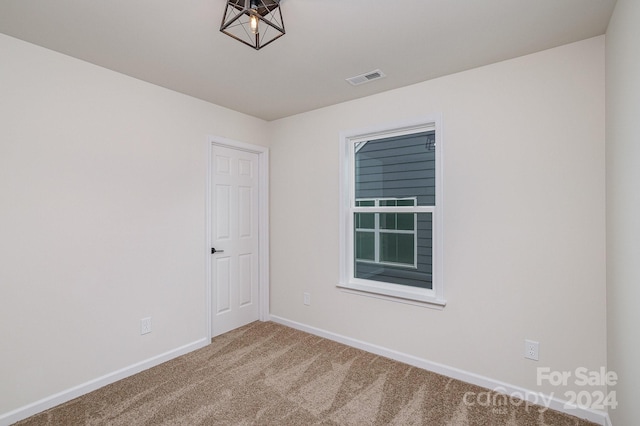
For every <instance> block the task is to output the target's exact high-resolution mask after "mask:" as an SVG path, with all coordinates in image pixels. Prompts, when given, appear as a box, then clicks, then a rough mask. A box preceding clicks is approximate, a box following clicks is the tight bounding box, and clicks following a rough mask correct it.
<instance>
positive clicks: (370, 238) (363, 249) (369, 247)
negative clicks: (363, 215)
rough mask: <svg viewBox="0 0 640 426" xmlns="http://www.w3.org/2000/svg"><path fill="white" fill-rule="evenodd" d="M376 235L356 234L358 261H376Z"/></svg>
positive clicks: (367, 233)
mask: <svg viewBox="0 0 640 426" xmlns="http://www.w3.org/2000/svg"><path fill="white" fill-rule="evenodd" d="M374 240H375V234H374V233H373V232H361V231H357V232H356V241H355V243H356V244H355V246H356V259H358V260H370V261H374V260H375V245H374Z"/></svg>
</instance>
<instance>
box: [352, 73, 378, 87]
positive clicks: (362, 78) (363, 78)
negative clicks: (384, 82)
mask: <svg viewBox="0 0 640 426" xmlns="http://www.w3.org/2000/svg"><path fill="white" fill-rule="evenodd" d="M382 77H386V74H385V73H383V72H382V71H380V70H373V71H369V72H367V73H364V74H360V75H356V76H355V77H350V78H347V81H348V82H349V83H351V84H352V85H354V86H358V85H360V84H364V83H368V82H370V81H373V80H377V79H379V78H382Z"/></svg>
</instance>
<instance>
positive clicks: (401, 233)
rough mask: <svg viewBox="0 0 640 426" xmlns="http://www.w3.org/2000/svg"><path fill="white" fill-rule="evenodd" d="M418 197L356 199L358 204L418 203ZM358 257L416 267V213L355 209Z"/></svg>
mask: <svg viewBox="0 0 640 426" xmlns="http://www.w3.org/2000/svg"><path fill="white" fill-rule="evenodd" d="M415 204H416V199H415V198H408V199H396V198H386V199H373V200H362V199H361V200H356V207H379V206H383V207H396V206H415ZM354 222H355V233H356V234H355V240H356V244H355V260H356V262H373V263H380V264H389V265H396V266H404V267H410V268H414V269H415V268H416V267H417V235H416V227H417V226H416V225H417V215H415V214H413V213H355V218H354Z"/></svg>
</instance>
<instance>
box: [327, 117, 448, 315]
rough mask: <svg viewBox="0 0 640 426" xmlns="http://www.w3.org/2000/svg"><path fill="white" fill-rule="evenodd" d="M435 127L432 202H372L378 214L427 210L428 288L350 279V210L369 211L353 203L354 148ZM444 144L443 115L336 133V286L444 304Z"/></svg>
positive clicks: (420, 302) (352, 256)
mask: <svg viewBox="0 0 640 426" xmlns="http://www.w3.org/2000/svg"><path fill="white" fill-rule="evenodd" d="M431 130H435V149H436V153H435V158H436V170H435V176H436V205H435V206H415V207H397V206H395V207H376V212H378V213H407V212H411V213H431V214H432V220H433V253H432V255H433V257H432V262H433V263H432V268H433V271H432V288H431V289H425V288H418V287H411V286H407V285H401V284H393V283H385V282H379V281H373V280H366V279H362V278H355V276H354V275H355V274H354V268H355V249H354V239H355V238H354V235H355V229H354V226H355V223H354V214H355V213H371V210H370V209H371V207H356V206H355V202H356V198H355V161H354V159H355V153H356V151H357V149H358V148H357V145H358V144H360V143H362V142H367V141H370V140H376V139H382V138H388V137H395V136H402V135H409V134H414V133H421V132H425V131H431ZM442 178H443V144H442V117H441V115H440V114H435V115H431V116H428V117H424V118H420V119H416V120H412V121H407V122H402V123H395V124H389V125H384V126H378V127H374V128H367V129H358V130H348V131H343V132H341V133H340V220H339V228H340V229H339V231H340V250H339V252H340V279H339V282H338V287H340V288H342V289H343V290H345V291H349V292H355V293H357V294H364V295H369V296H374V297H380V298H383V299H388V300H394V301H399V302H405V303H411V304H417V305H425V306H434V307H443V306H444V305H445V304H446V300H445V298H444V288H443V255H442V254H443V235H444V231H443V220H442V218H443V216H442V211H443V206H444V199H443V179H442Z"/></svg>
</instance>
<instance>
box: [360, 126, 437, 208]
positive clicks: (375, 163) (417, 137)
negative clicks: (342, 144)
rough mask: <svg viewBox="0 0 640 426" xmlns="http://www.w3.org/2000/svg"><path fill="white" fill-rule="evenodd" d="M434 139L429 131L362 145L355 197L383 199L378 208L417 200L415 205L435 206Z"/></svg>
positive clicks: (433, 133) (408, 203) (410, 203)
mask: <svg viewBox="0 0 640 426" xmlns="http://www.w3.org/2000/svg"><path fill="white" fill-rule="evenodd" d="M434 140H435V132H433V131H428V132H421V133H415V134H410V135H405V136H395V137H390V138H383V139H376V140H372V141H368V142H366V143H360V144H359V146H358V147H357V150H356V152H355V158H354V162H355V164H354V173H355V176H354V178H355V194H354V195H355V198H356V199H380V204H379V206H381V207H388V206H395V205H414V201H413V200H407V199H408V198H414V197H415V198H416V199H417V203H415V205H418V206H434V205H435V201H436V199H435V193H436V192H435V164H436V163H435V145H434V143H433V141H434ZM385 199H387V200H385ZM389 199H391V200H389ZM395 199H399V200H398V201H396V200H395ZM402 199H404V200H402Z"/></svg>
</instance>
